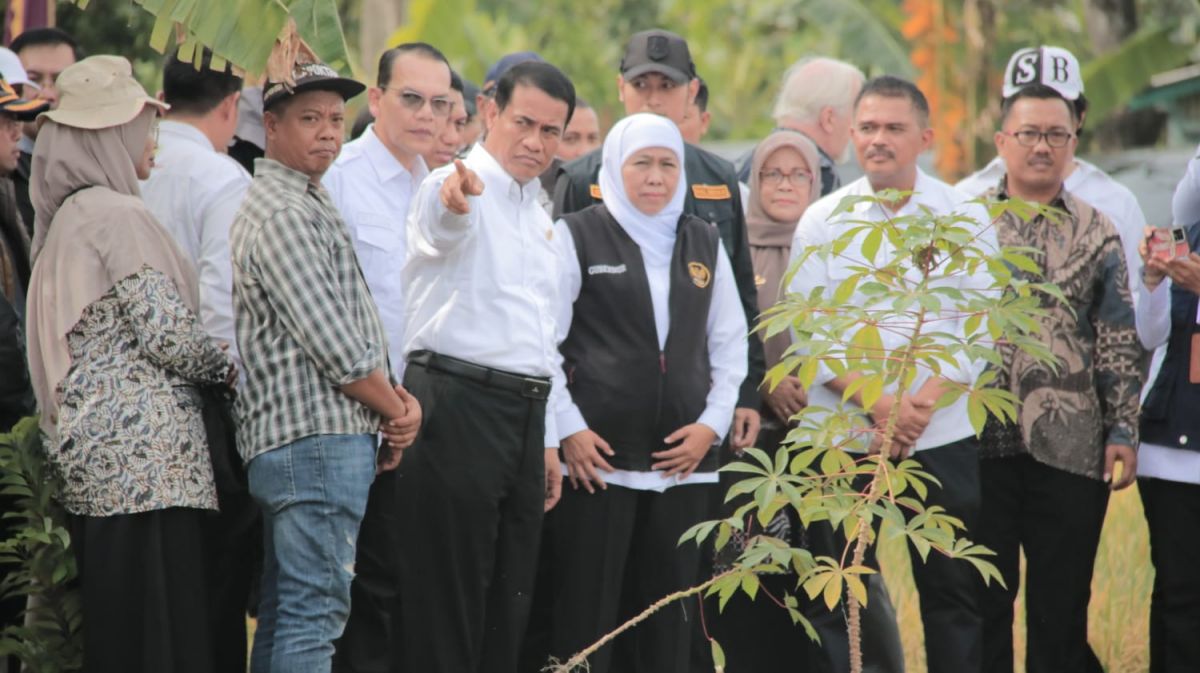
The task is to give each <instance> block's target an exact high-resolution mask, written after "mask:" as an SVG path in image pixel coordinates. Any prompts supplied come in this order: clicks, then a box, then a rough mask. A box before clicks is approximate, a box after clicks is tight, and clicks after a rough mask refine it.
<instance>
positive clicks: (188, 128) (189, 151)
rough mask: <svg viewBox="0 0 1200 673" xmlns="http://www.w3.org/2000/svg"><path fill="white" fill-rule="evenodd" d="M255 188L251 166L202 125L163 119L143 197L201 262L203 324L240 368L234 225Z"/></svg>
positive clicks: (198, 271)
mask: <svg viewBox="0 0 1200 673" xmlns="http://www.w3.org/2000/svg"><path fill="white" fill-rule="evenodd" d="M249 187H250V174H249V173H247V172H246V169H244V168H242V166H241V164H239V163H238V162H237V161H235V160H234V159H232V158H231V157H230V156H229V155H227V154H224V153H222V152H218V151H216V150H215V149H214V148H213V145H212V142H210V141H209V139H208V137H207V136H205V135H204V133H203V132H202V131H200V129H198V128H196V127H195V126H192V125H191V124H185V123H182V122H174V121H170V120H166V121H163V122H162V123H161V125H160V126H159V135H158V153H157V154H156V155H155V158H154V170H153V171H151V173H150V179H148V180H146V181H144V182H142V183H141V192H142V200H143V201H145V203H146V207H147V208H149V209H150V212H152V213H154V217H156V218H158V221H159V223H161V224H162V225H163V226H164V227H166V229H167V231H169V232H171V235H172V236H173V237H174V238H175V242H176V243H178V244H179V247H180V248H181V249H182V250H183V252H184V253H185V254H186V255H187V256H188V257H189V258H190V259H191V260H192V263H193V264H195V266H196V275H197V277H198V278H199V281H200V324H201V325H202V326H203V327H204V331H205V332H207V333H208V335H209V336H211V337H213V338H214V339H218V340H220V341H223V342H225V343H228V344H229V353H230V355H232V356H233V358H234V360H235V361H237V364H238V367H239V369H240V368H241V364H242V362H241V358H240V356H239V354H238V350H237V334H236V329H235V327H234V322H233V261H232V258H231V257H230V253H229V228H230V226H232V225H233V218H234V216H235V215H237V212H238V208H239V207H241V205H242V199H243V198H245V196H246V190H247V189H249Z"/></svg>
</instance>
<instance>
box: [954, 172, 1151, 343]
mask: <svg viewBox="0 0 1200 673" xmlns="http://www.w3.org/2000/svg"><path fill="white" fill-rule="evenodd" d="M1006 171H1007V169H1006V168H1005V166H1004V160H1003V159H1001V158H1000V157H996V158H995V159H992V161H991V163H989V164H988V165H987V166H984V167H983V169H982V170H979V171H977V172H976V173H974V174H973V175H969V176H967V177H965V178H963V179H962V180H961V181H959V183H958V184H957V185H955V187H957V188H958V189H959V190H960V191H963V192H966V193H967V194H969V195H971V196H976V197H977V196H982V195H983V193H984V192H986V191H988V190H989V189H991V188H992V187H995V186H996V185H998V184H1000V178H1002V177H1004V175H1005V172H1006ZM1063 188H1064V189H1066V190H1067V191H1068V192H1070V193H1071V196H1074V197H1076V198H1078V199H1080V200H1082V201H1084V202H1085V203H1087V204H1088V205H1089V206H1091V207H1093V208H1095V209H1096V210H1098V211H1100V212H1101V213H1102V214H1104V215H1105V216H1107V217H1108V219H1109V220H1111V221H1112V223H1113V226H1114V227H1116V228H1117V235H1119V236H1120V237H1121V249H1122V250H1123V251H1124V252H1125V268H1126V270H1127V271H1128V272H1129V296H1130V297H1131V298H1132V299H1133V305H1134V307H1135V308H1136V307H1137V302H1138V287H1139V286H1141V284H1142V256H1141V254H1139V253H1138V245H1140V244H1141V242H1142V239H1143V238H1145V236H1146V234H1145V229H1146V216H1145V214H1143V213H1142V207H1141V205H1139V204H1138V200H1137V196H1135V195H1134V193H1133V192H1131V191H1130V190H1129V188H1128V187H1126V186H1125V185H1123V184H1121V183H1119V182H1117V181H1116V180H1113V179H1112V178H1111V177H1109V175H1108V173H1105V172H1104V171H1102V170H1100V169H1099V168H1098V167H1096V166H1095V165H1094V164H1090V163H1088V162H1086V161H1084V160H1083V159H1078V158H1076V159H1075V170H1073V171H1071V174H1070V175H1068V176H1067V179H1066V180H1064V181H1063ZM1142 332H1143V329H1142V327H1141V326H1140V325H1139V326H1138V336H1139V337H1140V338H1141V340H1142V344H1143V345H1145V346H1146V347H1147V348H1150V346H1149V345H1148V344H1147V342H1146V339H1145V337H1144V335H1143V334H1142Z"/></svg>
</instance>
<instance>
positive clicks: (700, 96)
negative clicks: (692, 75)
mask: <svg viewBox="0 0 1200 673" xmlns="http://www.w3.org/2000/svg"><path fill="white" fill-rule="evenodd" d="M696 79H697V80H699V82H700V89H699V90H698V91H696V107H697V108H698V109H699V110H700V111H701V112H708V84H707V83H705V81H704V78H703V77H697V78H696Z"/></svg>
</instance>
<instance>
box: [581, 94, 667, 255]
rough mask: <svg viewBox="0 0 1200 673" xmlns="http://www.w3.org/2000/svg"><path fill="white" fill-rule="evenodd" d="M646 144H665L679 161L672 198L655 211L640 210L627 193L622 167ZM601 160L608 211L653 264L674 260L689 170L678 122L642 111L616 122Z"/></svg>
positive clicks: (606, 140)
mask: <svg viewBox="0 0 1200 673" xmlns="http://www.w3.org/2000/svg"><path fill="white" fill-rule="evenodd" d="M647 147H662V148H666V149H668V150H671V151H672V152H674V153H675V156H676V158H677V160H678V161H679V183H678V184H677V185H676V187H675V194H673V195H672V196H671V201H670V202H669V203H668V204H667V205H666V207H665V208H663V209H662V210H661V211H659V212H658V213H657V214H655V215H647V214H645V213H643V212H642V211H640V210H638V209H637V207H636V206H634V205H633V202H631V201H630V200H629V196H628V195H627V194H626V193H625V182H624V180H622V179H621V167H622V166H624V165H625V162H626V161H627V160H628V159H629V157H630V156H632V155H633V153H634V152H637V151H639V150H643V149H646V148H647ZM601 156H602V159H601V163H600V194H601V195H602V197H603V198H604V205H605V207H606V208H608V212H609V213H610V214H611V215H612V216H613V219H615V220H616V221H617V224H619V225H621V228H622V229H624V230H625V233H627V234H629V237H630V238H632V239H633V242H634V243H637V244H638V247H639V248H641V251H642V259H644V260H645V261H646V263H647V264H650V265H653V266H665V265H667V264H669V263H670V262H671V255H672V254H673V253H674V251H675V232H676V229H677V228H678V226H679V217H680V215H682V214H683V201H684V197H685V196H686V195H687V174H686V173H685V172H684V168H683V136H681V135H679V128H678V127H676V126H675V122H673V121H671V120H670V119H667V118H666V117H660V116H658V115H655V114H649V113H645V112H641V113H638V114H635V115H630V116H628V117H626V118H624V119H622V120H621V121H619V122H617V124H616V125H615V126H613V127H612V130H611V131H609V132H608V137H606V138H605V139H604V150H603V152H602V155H601Z"/></svg>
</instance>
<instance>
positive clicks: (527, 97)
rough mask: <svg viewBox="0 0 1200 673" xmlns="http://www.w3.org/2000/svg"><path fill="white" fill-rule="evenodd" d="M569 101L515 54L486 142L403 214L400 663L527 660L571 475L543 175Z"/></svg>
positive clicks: (471, 671)
mask: <svg viewBox="0 0 1200 673" xmlns="http://www.w3.org/2000/svg"><path fill="white" fill-rule="evenodd" d="M574 104H575V89H574V87H573V86H572V85H571V83H570V80H568V79H567V78H566V76H565V75H563V74H562V73H561V72H560V71H559V70H558V69H557V68H555V67H554V66H551V65H549V64H546V63H537V62H528V63H522V64H520V65H517V66H514V67H513V68H512V69H510V70H509V71H508V72H507V73H505V74H504V75H503V76H502V77H501V78H500V81H499V82H498V83H497V85H496V96H495V102H494V104H492V105H489V106H488V109H487V112H486V115H487V116H486V124H487V128H488V134H487V139H486V140H484V142H483V143H482V144H481V145H476V146H475V148H474V149H473V150H471V153H470V154H469V155H468V156H467V158H466V159H465V160H463V161H455V162H454V165H453V166H445V167H443V168H440V169H438V170H437V171H434V172H433V173H431V174H430V176H429V177H428V178H426V180H425V182H424V183H423V184H422V185H421V188H420V190H419V191H418V193H417V197H416V199H415V200H414V203H413V208H412V211H411V212H410V213H409V220H408V263H407V265H406V266H405V268H404V281H405V286H406V290H405V291H406V294H407V299H408V301H407V307H408V308H407V313H406V315H407V321H406V326H405V339H406V343H405V352H406V354H407V357H408V367H407V368H406V369H405V372H404V383H405V387H406V388H408V389H409V390H410V391H411V392H412V394H413V395H414V396H416V398H417V399H418V400H420V401H421V404H422V408H423V409H427V410H428V411H427V412H426V415H425V420H424V425H423V427H422V429H421V435H420V436H419V437H418V439H417V441H416V443H415V444H413V446H412V447H411V448H409V449H408V450H407V451H406V455H405V456H404V460H403V461H402V462H401V464H400V468H399V472H400V473H401V477H400V479H401V484H402V488H400V489H399V499H398V502H399V511H400V526H399V530H400V535H401V537H402V538H403V539H404V540H405V542H406V544H404V545H403V546H402V548H401V561H402V563H401V568H402V569H403V573H402V577H401V585H400V586H401V592H402V594H403V601H402V604H401V614H402V631H403V638H402V642H403V645H402V649H403V654H404V660H405V666H406V669H407V670H412V671H422V672H426V673H476V672H477V671H483V670H487V671H490V672H495V673H515V672H516V670H517V668H518V648H519V646H520V644H521V640H522V636H523V634H524V631H525V625H526V622H527V620H528V616H529V608H530V596H531V593H532V590H533V584H534V576H535V571H536V564H537V549H538V543H539V538H540V535H541V528H542V515H543V512H544V511H545V510H548V509H550V508H551V507H553V506H554V505H555V503H557V502H558V498H559V495H560V493H561V487H562V474H561V472H560V471H559V470H560V468H559V461H558V449H557V447H558V432H557V428H556V427H555V423H554V409H555V408H556V405H555V403H554V400H555V399H556V395H557V393H558V391H557V390H554V389H553V388H552V386H551V383H550V379H551V377H552V376H553V375H554V373H555V371H556V369H557V368H559V367H561V356H560V355H559V354H558V348H557V346H558V343H557V330H556V321H555V307H556V305H557V298H558V291H559V290H558V282H559V280H558V279H559V266H558V255H557V252H556V250H555V246H554V241H553V238H554V229H553V224H552V223H551V221H550V217H549V216H548V215H546V212H545V211H544V210H542V208H541V207H540V206H539V205H538V202H537V195H538V191H539V190H540V189H541V183H540V182H539V181H538V179H537V178H538V175H540V174H541V173H542V171H544V170H545V169H546V167H547V166H549V164H550V161H551V160H552V159H553V157H554V153H555V149H556V148H557V146H558V141H559V138H560V137H561V136H562V133H563V129H564V128H565V127H566V125H567V123H568V121H569V120H570V117H571V112H572V109H573V108H574Z"/></svg>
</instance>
